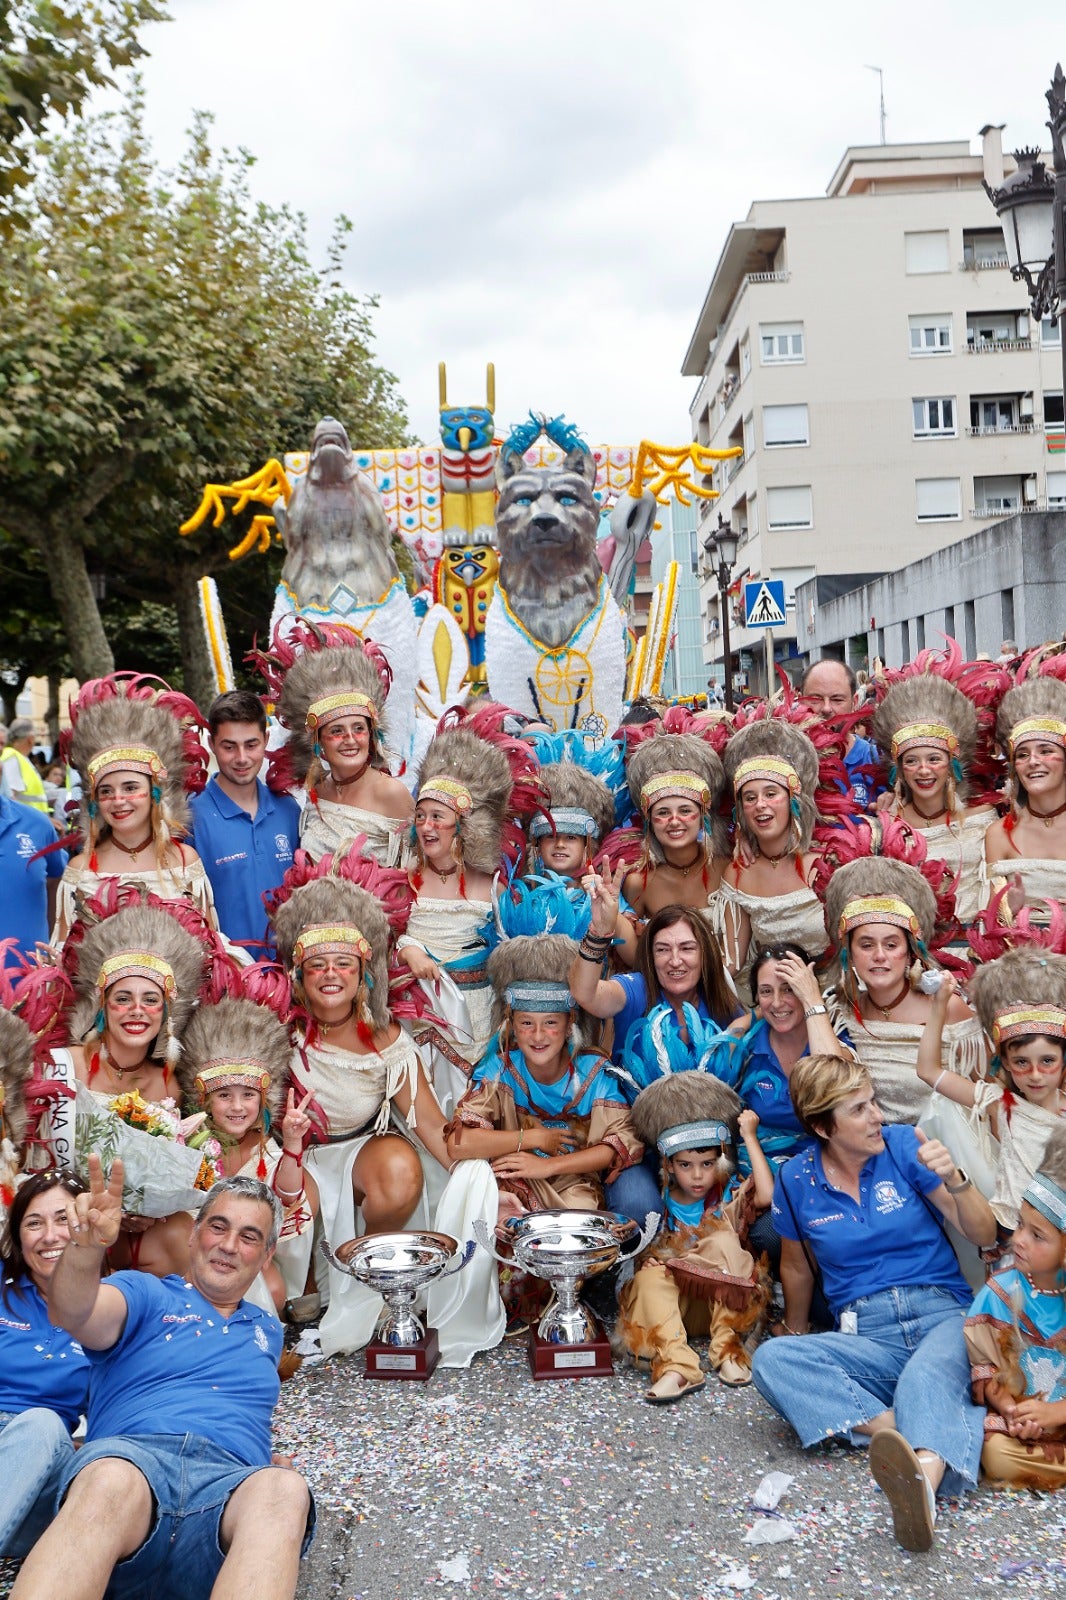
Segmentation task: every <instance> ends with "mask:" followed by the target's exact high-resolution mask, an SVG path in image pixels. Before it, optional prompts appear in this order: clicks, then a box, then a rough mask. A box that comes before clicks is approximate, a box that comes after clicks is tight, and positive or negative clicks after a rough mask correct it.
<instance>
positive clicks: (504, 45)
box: [142, 0, 1066, 448]
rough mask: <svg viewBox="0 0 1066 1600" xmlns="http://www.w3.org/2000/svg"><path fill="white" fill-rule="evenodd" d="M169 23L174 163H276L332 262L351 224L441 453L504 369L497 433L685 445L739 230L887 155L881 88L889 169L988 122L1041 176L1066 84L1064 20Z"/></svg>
mask: <svg viewBox="0 0 1066 1600" xmlns="http://www.w3.org/2000/svg"><path fill="white" fill-rule="evenodd" d="M169 6H170V10H171V13H172V16H173V20H172V21H171V22H169V23H166V24H161V25H157V26H153V27H152V28H150V29H148V30H147V31H146V33H145V35H144V42H145V44H146V45H147V47H148V49H149V50H150V52H151V55H150V57H149V59H148V60H147V61H146V62H145V63H144V64H143V67H142V73H143V78H144V84H145V92H146V97H147V121H148V129H149V132H150V135H151V138H152V143H153V147H154V149H155V152H156V155H157V158H158V159H159V161H160V163H161V164H162V165H163V166H164V167H169V166H172V165H174V164H175V163H176V162H177V160H178V158H179V156H180V153H181V150H182V148H183V144H184V139H185V131H186V130H187V128H188V126H189V124H190V121H191V118H192V114H193V112H194V111H197V110H203V111H208V112H210V113H212V115H213V116H214V119H215V140H216V143H217V144H218V145H222V146H227V147H229V148H231V149H232V148H236V147H238V146H242V147H244V148H246V149H248V150H250V151H251V152H252V154H253V155H254V156H255V157H256V160H257V164H256V166H255V168H254V170H253V172H252V175H251V177H252V185H253V190H254V192H255V193H256V195H257V197H259V198H262V199H264V200H267V201H270V202H272V203H275V204H280V203H282V202H289V203H291V204H293V205H294V206H296V207H297V208H299V209H301V210H302V211H303V212H305V213H306V216H307V219H308V226H309V236H310V239H311V243H312V247H313V252H314V255H315V258H316V260H321V261H323V262H324V258H325V249H326V244H327V241H328V238H329V235H330V233H331V229H332V223H333V219H334V218H335V217H336V216H337V215H338V214H339V213H344V214H346V215H347V216H349V217H350V218H351V219H352V222H353V224H354V227H353V231H352V234H351V236H350V246H349V249H348V253H347V256H346V277H347V279H348V282H349V284H350V286H351V287H352V288H353V289H354V290H356V291H357V292H358V293H360V294H366V295H369V294H373V295H375V296H377V297H378V300H379V305H378V309H377V310H376V311H375V313H374V316H373V325H374V329H375V333H376V355H377V359H378V360H379V361H380V363H381V364H382V365H383V366H385V367H387V368H388V369H389V370H390V371H391V372H393V373H394V374H395V375H396V378H397V380H398V386H399V390H400V393H401V394H402V396H403V398H404V400H405V403H406V405H407V408H408V413H409V416H410V418H411V424H412V428H413V430H414V432H415V433H416V434H417V435H418V436H419V437H420V438H421V439H423V440H425V441H427V442H429V441H433V440H435V439H436V438H437V437H438V430H437V405H438V400H437V363H438V362H439V361H441V360H444V361H446V362H447V366H448V394H449V400H450V401H452V402H453V403H464V402H466V403H479V402H482V401H483V400H484V381H485V364H486V362H487V361H493V362H494V363H495V366H496V402H497V403H496V423H497V432H501V433H502V432H505V431H506V430H507V428H508V427H509V426H510V425H511V424H512V423H514V422H516V421H518V420H520V419H521V418H523V417H524V416H525V414H526V412H527V411H528V410H529V409H530V408H532V409H533V410H535V411H545V412H548V413H549V414H557V413H559V412H564V413H565V414H566V416H567V418H568V419H569V420H570V421H572V422H575V423H577V424H578V426H579V427H580V428H581V429H582V431H583V432H584V434H585V436H586V437H587V438H588V439H589V441H590V442H594V443H609V444H628V443H631V442H634V441H636V440H638V439H639V438H642V437H643V438H652V439H656V440H658V441H660V442H663V443H667V444H670V443H673V444H680V443H682V442H683V441H684V440H686V439H688V438H689V437H690V428H689V420H688V402H689V400H690V399H691V397H692V393H693V390H694V387H695V384H694V381H693V380H692V379H690V378H682V377H681V376H680V367H681V361H682V358H683V356H684V352H685V348H686V346H687V344H688V341H689V338H690V336H691V333H692V329H693V327H694V325H695V322H696V319H697V316H698V314H699V310H700V305H701V303H702V300H703V297H704V295H705V293H706V290H707V286H708V284H709V282H710V278H711V275H712V273H713V271H714V266H715V263H716V261H717V259H718V256H719V253H720V251H721V248H722V245H723V243H724V241H725V237H726V234H727V232H728V229H729V225H730V223H732V222H734V221H738V220H740V219H741V218H742V217H743V216H744V215H745V213H746V212H747V209H748V207H749V205H750V203H751V201H752V200H754V199H775V198H782V197H786V196H788V197H791V196H799V195H819V194H822V193H824V191H825V187H826V185H827V183H828V182H829V179H830V177H831V175H832V173H833V171H834V169H835V167H836V165H837V163H838V161H839V159H840V157H841V156H842V154H843V152H844V150H845V149H846V147H847V146H848V145H849V144H876V143H877V142H878V139H879V136H880V132H879V121H878V95H879V83H878V77H877V75H876V73H874V72H871V71H869V70H868V67H869V65H875V66H879V67H881V68H882V69H883V73H884V96H885V105H886V110H887V139H888V141H889V142H890V143H892V142H904V141H908V140H931V139H967V140H969V141H970V143H971V148H972V149H973V150H974V151H975V152H976V151H977V150H978V149H979V144H980V141H979V139H978V137H977V135H978V130H979V128H980V127H981V126H982V125H983V124H984V123H987V122H994V123H1006V124H1007V127H1006V132H1005V134H1004V143H1005V147H1006V148H1007V149H1010V148H1013V147H1014V146H1015V145H1017V144H1031V143H1037V142H1038V141H1039V140H1040V139H1041V136H1042V135H1043V136H1044V141H1045V148H1046V134H1045V130H1044V127H1043V123H1044V119H1045V117H1046V115H1047V111H1046V106H1045V102H1044V91H1045V89H1046V87H1047V85H1048V83H1049V82H1050V78H1051V74H1052V71H1053V69H1054V66H1055V62H1056V59H1059V58H1062V57H1063V56H1066V13H1064V12H1063V9H1062V6H1061V0H1030V3H1029V4H1028V5H1027V6H1026V7H1025V9H1024V21H1023V20H1022V18H1023V13H1022V12H1018V13H1014V12H1012V11H1011V10H1010V8H1008V7H1006V6H1004V5H1003V4H1002V0H995V3H993V0H969V3H960V0H940V4H939V5H936V6H931V5H929V4H928V3H921V4H917V3H915V0H895V3H894V4H892V5H891V6H872V5H861V4H857V3H855V0H852V3H850V4H842V3H839V0H812V3H809V4H807V5H802V4H797V3H796V0H791V3H782V0H762V3H752V4H748V5H746V6H743V7H741V6H737V5H731V6H728V7H727V6H725V5H723V4H721V0H717V3H716V0H698V3H696V0H670V3H669V4H665V5H660V6H654V5H650V4H647V3H645V4H639V5H638V4H636V3H633V0H538V3H536V4H532V3H530V0H524V3H521V4H515V3H511V0H497V3H496V5H495V6H492V7H482V8H472V7H471V8H469V9H467V8H464V7H460V8H459V10H458V11H456V10H454V9H453V8H452V7H449V6H447V5H442V4H440V3H439V0H438V3H429V0H377V3H373V4H371V3H368V0H169ZM1044 39H1047V40H1048V41H1049V42H1047V43H1046V44H1045V43H1044V42H1042V41H1043V40H1044ZM989 216H990V219H991V217H992V211H991V207H990V208H989ZM342 420H343V419H342ZM357 442H358V441H355V440H353V443H357ZM302 443H303V441H297V440H286V441H279V448H286V447H287V448H299V447H300V446H301V445H302Z"/></svg>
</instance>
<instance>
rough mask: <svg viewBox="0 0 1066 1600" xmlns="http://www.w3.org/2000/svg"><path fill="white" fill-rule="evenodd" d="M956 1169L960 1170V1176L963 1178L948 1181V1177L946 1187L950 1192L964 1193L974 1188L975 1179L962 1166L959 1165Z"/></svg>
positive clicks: (945, 1182) (945, 1181)
mask: <svg viewBox="0 0 1066 1600" xmlns="http://www.w3.org/2000/svg"><path fill="white" fill-rule="evenodd" d="M956 1171H957V1172H958V1174H959V1177H960V1178H961V1179H962V1182H961V1183H948V1181H947V1179H945V1180H944V1188H945V1189H946V1190H947V1192H948V1194H964V1193H965V1192H966V1190H967V1189H972V1188H973V1179H972V1178H968V1177H967V1176H966V1174H965V1172H963V1170H962V1168H961V1167H957V1168H956Z"/></svg>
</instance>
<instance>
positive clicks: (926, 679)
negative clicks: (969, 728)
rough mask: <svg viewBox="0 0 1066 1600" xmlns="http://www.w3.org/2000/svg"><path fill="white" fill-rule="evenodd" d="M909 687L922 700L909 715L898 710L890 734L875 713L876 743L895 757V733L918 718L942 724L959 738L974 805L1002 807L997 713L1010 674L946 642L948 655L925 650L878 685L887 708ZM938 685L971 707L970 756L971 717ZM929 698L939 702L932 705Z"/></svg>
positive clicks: (961, 760) (893, 714) (914, 703)
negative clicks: (969, 657) (968, 657)
mask: <svg viewBox="0 0 1066 1600" xmlns="http://www.w3.org/2000/svg"><path fill="white" fill-rule="evenodd" d="M904 684H907V685H911V684H913V685H915V686H916V687H915V695H916V697H917V698H916V699H915V700H914V701H912V702H911V703H910V709H909V710H906V709H904V711H903V712H902V713H900V712H899V711H898V710H896V709H893V711H892V712H891V713H890V718H891V720H890V722H889V724H888V727H887V729H886V727H885V725H884V724H883V723H882V722H881V721H880V720H879V718H880V710H879V711H878V712H876V713H875V716H874V724H873V733H874V741H875V743H876V744H877V745H878V746H879V747H880V748H881V749H882V750H884V752H885V754H886V757H888V756H890V754H891V748H892V739H891V735H892V733H894V732H895V729H896V727H897V726H900V725H902V723H905V722H906V721H907V720H910V719H911V717H912V716H913V720H914V721H917V722H927V721H930V720H932V721H936V722H941V723H943V724H944V725H946V726H948V727H950V728H951V729H952V730H953V731H954V732H955V734H956V736H957V737H958V739H959V744H960V751H959V757H958V759H959V763H960V765H961V767H962V769H963V777H964V779H965V782H966V794H967V796H968V798H969V799H970V801H971V802H976V803H978V804H982V805H984V804H987V805H995V804H997V802H998V801H999V798H1000V796H999V790H1000V788H1001V786H1002V783H1003V778H1004V776H1005V772H1004V766H1003V761H1002V758H1001V757H1000V756H999V754H998V752H997V750H996V712H997V709H998V707H999V704H1000V702H1001V701H1002V699H1003V696H1004V694H1005V693H1006V692H1007V690H1008V689H1009V688H1010V686H1011V675H1010V673H1009V672H1008V671H1007V670H1006V668H1005V667H1002V666H1000V664H999V663H998V662H995V661H967V660H966V659H965V658H964V656H963V653H962V646H961V645H960V644H959V643H958V641H957V640H955V639H947V638H945V640H944V647H943V649H942V650H919V652H918V654H917V655H916V656H915V658H914V660H913V661H911V662H909V663H908V664H907V665H906V666H904V667H896V668H889V669H888V670H887V671H886V672H885V674H884V676H883V677H882V678H878V679H877V680H876V681H875V690H876V691H877V692H878V694H879V695H880V697H881V700H882V705H883V704H885V703H886V702H887V701H888V699H889V698H890V697H896V696H897V694H898V690H899V689H900V687H901V686H902V685H904ZM934 685H946V686H947V687H948V688H949V689H954V690H956V691H957V692H958V693H959V694H961V695H962V697H963V699H964V700H965V702H966V704H967V706H969V707H970V708H971V710H972V713H973V718H974V724H975V725H974V738H973V747H972V749H970V750H969V751H967V748H966V746H967V740H968V735H967V732H966V728H964V726H963V724H962V719H964V718H965V720H966V724H967V725H968V723H969V720H970V718H969V714H968V713H967V712H965V711H963V709H962V707H961V706H960V705H959V702H958V701H956V700H949V699H947V698H944V697H942V696H940V691H939V689H938V688H937V687H934ZM927 693H928V694H929V695H930V696H932V697H933V698H932V699H931V700H930V701H929V702H928V703H927V702H926V694H927ZM907 704H908V702H907V701H905V700H900V699H898V698H897V699H895V700H894V705H895V706H896V707H899V706H903V707H906V706H907ZM955 708H957V710H956V709H955ZM930 710H931V711H933V712H935V715H934V716H932V717H930V716H929V715H928V714H927V713H928V712H929V711H930ZM901 719H902V721H901ZM961 795H962V791H961V789H960V796H961Z"/></svg>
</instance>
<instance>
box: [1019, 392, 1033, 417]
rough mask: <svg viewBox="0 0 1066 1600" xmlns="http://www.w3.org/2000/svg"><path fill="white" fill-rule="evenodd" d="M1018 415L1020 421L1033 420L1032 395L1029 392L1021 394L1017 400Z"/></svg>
mask: <svg viewBox="0 0 1066 1600" xmlns="http://www.w3.org/2000/svg"><path fill="white" fill-rule="evenodd" d="M1018 416H1019V418H1020V419H1021V421H1022V422H1032V420H1033V397H1032V395H1031V394H1023V395H1022V397H1021V399H1020V400H1019V402H1018Z"/></svg>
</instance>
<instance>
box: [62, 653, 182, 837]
mask: <svg viewBox="0 0 1066 1600" xmlns="http://www.w3.org/2000/svg"><path fill="white" fill-rule="evenodd" d="M70 717H71V726H70V731H69V733H68V734H67V735H65V737H64V739H63V740H62V741H61V747H62V748H63V750H64V755H65V758H66V759H67V760H69V761H70V763H71V765H72V766H73V767H75V768H76V769H77V772H78V776H79V777H80V778H81V785H82V794H83V797H84V799H83V804H82V829H83V832H84V834H85V836H86V838H87V839H88V840H89V842H90V845H91V844H92V843H93V842H94V841H95V840H96V839H97V838H98V837H106V835H107V832H108V830H107V828H106V825H104V824H101V822H100V819H99V816H98V813H97V809H96V800H95V790H96V786H97V784H99V783H100V782H101V781H102V780H103V779H104V778H105V777H108V776H110V775H111V774H113V773H116V772H136V773H140V774H142V775H143V776H145V777H147V778H148V780H149V783H150V785H151V788H152V799H153V802H154V804H153V810H152V815H153V817H154V818H155V819H157V826H156V828H155V829H154V832H155V834H156V842H157V844H159V843H163V844H165V843H166V841H167V840H168V839H169V838H170V837H172V836H177V837H179V838H180V837H181V836H182V835H183V834H184V833H186V832H187V831H188V826H189V809H188V806H187V804H186V800H185V793H186V790H193V791H195V790H197V789H202V788H203V785H204V780H205V778H206V776H207V761H206V756H205V754H204V750H203V747H202V745H201V744H200V742H199V738H198V736H197V734H198V729H199V728H200V726H201V722H200V713H199V712H198V710H197V708H196V706H195V705H194V704H193V702H192V701H191V700H190V699H188V697H187V696H186V695H183V694H179V693H177V692H176V691H175V690H173V689H170V688H168V686H167V685H166V684H165V683H163V682H162V681H161V680H157V679H152V678H148V677H137V676H136V675H134V674H133V673H123V672H116V673H112V675H111V676H110V677H109V678H98V679H95V680H94V681H93V682H91V683H86V684H85V685H83V687H82V689H81V692H80V693H79V695H78V696H77V698H76V699H75V700H72V701H71V705H70Z"/></svg>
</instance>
